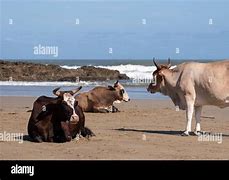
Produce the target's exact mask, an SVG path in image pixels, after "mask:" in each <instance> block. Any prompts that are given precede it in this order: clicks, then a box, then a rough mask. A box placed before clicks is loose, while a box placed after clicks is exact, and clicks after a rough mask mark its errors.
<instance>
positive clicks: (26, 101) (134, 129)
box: [0, 97, 229, 160]
mask: <svg viewBox="0 0 229 180" xmlns="http://www.w3.org/2000/svg"><path fill="white" fill-rule="evenodd" d="M34 100H35V98H34V97H0V119H1V120H0V133H3V132H4V131H5V132H6V133H23V134H24V135H25V137H26V135H27V123H28V119H29V116H30V113H29V112H27V110H29V109H31V108H32V103H33V101H34ZM117 107H119V109H120V110H121V112H120V113H109V114H95V113H85V114H86V126H88V127H89V128H91V129H92V130H93V131H94V133H95V134H96V136H95V137H93V138H91V139H90V140H87V139H84V138H81V139H80V140H79V141H71V142H67V143H61V144H58V143H34V142H30V141H28V140H24V141H23V143H21V144H20V143H18V142H4V141H0V159H1V160H3V159H4V160H30V159H36V160H37V159H42V160H48V159H49V160H60V159H61V160H78V159H109V160H113V159H125V160H130V159H135V160H136V159H137V160H139V159H229V108H226V109H219V108H217V107H210V106H208V107H204V109H203V114H202V115H203V116H214V117H215V119H209V118H202V122H201V125H202V130H203V131H207V132H213V133H222V134H223V139H222V140H223V141H222V143H221V144H220V143H217V142H212V141H210V142H202V141H198V137H197V136H189V137H183V136H180V133H181V131H182V130H184V127H185V122H186V121H185V111H179V112H176V111H175V107H174V106H173V104H172V103H171V101H170V100H132V101H130V102H128V103H122V104H118V105H117ZM192 124H193V128H194V124H195V120H193V123H192ZM25 139H26V138H25Z"/></svg>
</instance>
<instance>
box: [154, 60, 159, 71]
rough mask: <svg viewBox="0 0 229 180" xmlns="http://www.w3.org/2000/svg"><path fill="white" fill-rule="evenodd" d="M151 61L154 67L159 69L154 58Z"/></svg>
mask: <svg viewBox="0 0 229 180" xmlns="http://www.w3.org/2000/svg"><path fill="white" fill-rule="evenodd" d="M153 63H154V65H155V66H156V68H157V69H159V67H158V65H157V63H156V62H155V58H153Z"/></svg>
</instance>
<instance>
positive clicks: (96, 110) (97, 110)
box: [94, 108, 110, 113]
mask: <svg viewBox="0 0 229 180" xmlns="http://www.w3.org/2000/svg"><path fill="white" fill-rule="evenodd" d="M94 112H99V113H109V112H110V111H109V110H108V109H106V108H94Z"/></svg>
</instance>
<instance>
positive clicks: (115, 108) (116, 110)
mask: <svg viewBox="0 0 229 180" xmlns="http://www.w3.org/2000/svg"><path fill="white" fill-rule="evenodd" d="M112 112H113V113H115V112H120V111H119V109H118V108H117V107H115V106H114V105H112Z"/></svg>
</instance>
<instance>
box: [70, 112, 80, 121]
mask: <svg viewBox="0 0 229 180" xmlns="http://www.w3.org/2000/svg"><path fill="white" fill-rule="evenodd" d="M70 122H71V123H77V122H79V116H78V115H77V114H73V115H72V116H71V118H70Z"/></svg>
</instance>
